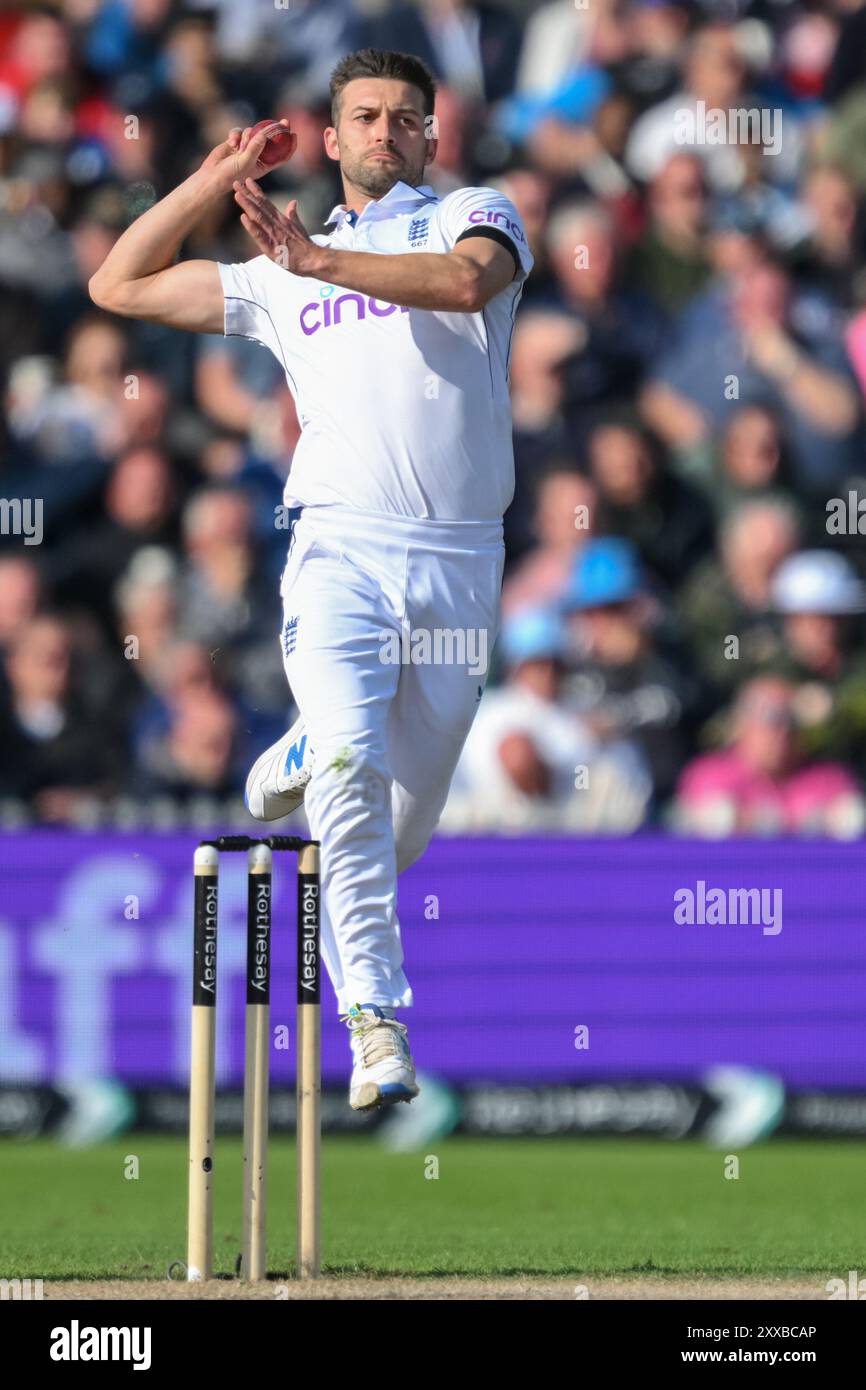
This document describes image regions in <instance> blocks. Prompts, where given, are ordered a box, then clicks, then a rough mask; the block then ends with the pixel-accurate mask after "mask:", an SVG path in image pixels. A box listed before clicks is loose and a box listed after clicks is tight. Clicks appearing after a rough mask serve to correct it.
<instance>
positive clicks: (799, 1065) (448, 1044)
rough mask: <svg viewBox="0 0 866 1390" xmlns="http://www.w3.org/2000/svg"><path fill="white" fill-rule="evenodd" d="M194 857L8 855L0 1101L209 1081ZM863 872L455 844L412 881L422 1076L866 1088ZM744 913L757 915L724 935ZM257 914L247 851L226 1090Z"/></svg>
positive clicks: (105, 849) (326, 997) (778, 851)
mask: <svg viewBox="0 0 866 1390" xmlns="http://www.w3.org/2000/svg"><path fill="white" fill-rule="evenodd" d="M194 848H195V838H194V836H192V835H189V836H184V835H177V834H171V835H159V834H154V833H147V834H137V833H136V834H133V833H129V834H120V833H112V834H102V833H100V834H64V833H56V832H21V833H9V834H6V835H5V836H4V837H3V839H2V840H0V1083H2V1084H6V1085H10V1084H11V1085H40V1084H45V1085H49V1084H56V1083H58V1082H61V1083H62V1082H67V1081H74V1080H76V1079H80V1078H93V1077H115V1078H117V1079H119V1080H120V1081H123V1082H124V1083H127V1084H129V1085H131V1086H139V1087H140V1086H150V1085H161V1086H181V1087H182V1086H184V1085H185V1084H186V1082H187V1079H188V1071H187V1067H188V1048H189V1000H190V991H191V954H192V891H193V890H192V874H191V864H192V853H193V849H194ZM863 860H864V847H863V845H862V844H859V843H855V844H837V843H828V842H824V841H821V842H819V841H798V842H790V841H787V842H775V841H727V842H724V843H707V842H695V841H687V840H679V839H672V838H662V837H655V836H647V837H637V838H633V839H628V840H598V839H595V840H579V839H571V838H568V839H566V838H561V839H554V838H544V839H541V838H522V839H516V838H496V839H493V838H482V839H447V838H441V839H439V840H437V841H436V842H434V844H433V845H432V846H431V848H430V849H429V851H428V853H427V854H426V855H425V856H424V858H423V859H422V860H421V862H420V863H418V864H416V865H415V866H414V867H413V868H412V869H410V870H408V871H407V872H406V873H405V874H404V875H403V877H402V878H401V881H400V900H399V908H400V920H401V929H402V935H403V945H404V951H405V956H406V969H407V974H408V976H409V980H410V982H411V984H412V986H413V989H414V995H415V1007H414V1008H413V1009H412V1010H411V1011H409V1012H408V1013H407V1014H406V1015H404V1017H405V1018H406V1021H407V1022H409V1023H410V1025H411V1040H412V1046H413V1051H414V1054H415V1057H416V1060H417V1063H418V1066H419V1068H420V1069H423V1070H424V1071H426V1072H428V1073H432V1074H436V1075H439V1076H441V1077H443V1078H445V1079H446V1080H448V1081H450V1082H452V1083H453V1084H456V1085H470V1086H471V1085H476V1084H485V1083H490V1084H515V1083H517V1084H527V1085H539V1084H551V1085H553V1084H562V1083H565V1084H577V1083H580V1082H583V1081H587V1080H599V1079H601V1080H610V1081H641V1080H643V1081H648V1080H667V1081H680V1082H683V1083H687V1082H692V1081H694V1080H696V1079H697V1078H699V1077H700V1076H701V1075H702V1074H703V1073H704V1072H705V1070H706V1069H707V1068H708V1067H711V1066H713V1065H714V1064H726V1063H727V1064H739V1065H745V1066H749V1067H755V1068H760V1069H764V1070H766V1071H768V1072H772V1073H774V1074H776V1075H777V1076H779V1077H780V1078H781V1079H782V1080H783V1081H784V1082H785V1083H786V1085H787V1086H788V1087H791V1088H795V1089H805V1088H809V1087H820V1088H823V1089H831V1090H832V1089H838V1090H848V1091H857V1090H860V1091H866V921H864V909H863V900H864V893H866V875H864V873H863V867H862V866H863ZM274 880H275V882H274V941H273V952H272V957H273V962H274V980H273V989H272V1024H273V1026H274V1027H275V1028H276V1027H279V1026H280V1025H281V1024H285V1025H287V1036H288V1038H289V1045H288V1048H287V1049H286V1050H282V1051H281V1050H276V1051H275V1052H274V1057H273V1076H274V1082H275V1084H277V1085H278V1084H280V1082H281V1081H288V1080H289V1079H290V1077H291V1076H292V1072H293V1034H294V1006H293V1000H294V968H295V966H294V940H295V936H294V911H295V860H294V856H293V855H280V856H277V863H276V867H275V874H274ZM701 885H704V886H703V887H701ZM750 889H755V890H765V892H764V895H763V898H762V897H761V895H760V894H753V895H752V897H751V898H749V899H748V900H747V899H746V898H745V897H744V890H750ZM714 890H721V891H715V892H714ZM689 894H691V895H692V897H691V898H690V897H689ZM737 894H739V897H737V901H738V902H739V904H740V907H739V911H738V915H739V916H740V917H743V916H745V915H747V913H746V909H745V907H744V904H745V903H746V902H748V904H750V912H751V917H750V920H748V921H737V922H732V921H730V920H718V919H719V918H720V917H721V916H724V917H726V918H730V916H731V915H732V909H731V904H732V903H733V902H734V900H735V896H736V895H737ZM689 903H691V904H692V908H693V910H692V911H691V912H690V911H689ZM713 904H715V906H713ZM720 904H721V905H722V906H720ZM722 907H724V912H722ZM245 911H246V879H245V859H244V856H238V855H235V856H225V858H224V861H223V868H222V875H221V894H220V937H219V976H220V998H219V1009H218V1067H219V1083H220V1085H222V1086H238V1085H240V1083H241V1080H242V1069H243V1010H244V998H243V965H244V949H245V945H244V921H245ZM689 916H691V917H692V918H695V917H696V918H698V919H701V920H688V918H689ZM684 919H685V920H684ZM322 997H323V1009H322V1015H323V1070H324V1077H325V1081H326V1083H328V1082H329V1083H331V1084H336V1085H342V1084H344V1083H345V1081H346V1079H347V1077H348V1066H349V1053H348V1047H347V1039H346V1037H345V1034H344V1030H343V1027H342V1026H341V1025H340V1024H339V1023H338V1021H337V1011H336V1005H335V1001H334V998H333V994H332V992H331V990H330V987H329V985H328V982H327V980H325V981H324V982H323V996H322Z"/></svg>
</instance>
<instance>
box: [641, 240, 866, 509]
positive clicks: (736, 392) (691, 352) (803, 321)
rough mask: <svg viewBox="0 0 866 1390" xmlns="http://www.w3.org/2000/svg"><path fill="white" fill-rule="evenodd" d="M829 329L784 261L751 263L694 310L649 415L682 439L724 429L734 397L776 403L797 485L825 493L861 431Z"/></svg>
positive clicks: (654, 382)
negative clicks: (799, 292) (804, 310)
mask: <svg viewBox="0 0 866 1390" xmlns="http://www.w3.org/2000/svg"><path fill="white" fill-rule="evenodd" d="M795 325H796V326H795ZM826 327H827V321H826V320H825V321H824V323H823V324H822V323H821V322H820V321H816V319H815V316H814V315H812V316H811V317H809V318H806V317H805V316H803V315H800V316H798V313H797V304H796V300H792V296H791V286H790V283H789V281H788V278H787V276H786V275H785V274H784V272H783V271H782V270H781V269H780V268H779V267H778V266H774V265H772V264H771V263H769V262H767V261H765V262H764V263H762V264H757V265H754V266H752V267H750V268H748V269H744V270H742V271H741V272H740V273H739V274H734V275H732V276H730V277H728V278H727V279H726V280H723V281H722V282H721V283H720V284H718V285H716V286H714V287H713V288H711V289H709V290H708V291H707V292H706V294H704V295H703V296H701V297H700V298H699V299H697V300H696V301H695V302H694V303H693V304H692V306H691V307H690V309H689V310H688V311H687V313H686V315H685V316H684V318H683V320H682V322H681V325H680V331H679V333H678V336H677V340H676V342H675V343H674V344H673V345H672V347H671V348H670V350H669V351H668V352H667V353H666V354H665V355H664V356H663V357H662V359H661V360H660V362H659V363H658V366H657V368H656V369H655V371H654V372H653V374H652V376H651V377H650V380H649V384H648V386H647V388H646V389H645V391H644V392H643V397H642V410H643V414H644V416H645V418H646V419H647V421H648V422H649V423H650V424H651V425H653V427H654V428H655V429H656V430H657V432H658V433H659V434H661V436H662V438H663V439H665V440H666V442H667V443H668V444H670V445H671V446H672V447H678V446H689V445H694V444H695V443H696V442H697V441H698V440H700V439H702V438H705V437H706V436H707V435H708V434H709V433H710V431H711V430H712V428H713V427H716V428H720V427H723V426H724V424H725V423H726V417H727V415H728V413H729V412H730V409H731V401H732V400H734V401H738V402H739V403H741V404H744V403H748V404H757V403H760V404H764V405H766V406H769V407H770V408H771V409H772V410H773V411H774V413H775V414H776V415H777V417H778V418H779V419H780V420H781V421H782V424H783V428H784V431H785V435H786V438H787V439H788V440H789V441H790V444H791V462H792V466H793V468H794V470H795V475H796V481H797V484H798V486H800V487H801V488H802V489H803V490H804V492H809V493H812V494H814V495H823V494H824V493H825V491H826V488H827V487H828V486H833V484H834V483H837V482H838V481H839V480H840V479H841V478H843V477H845V476H846V474H847V473H848V471H849V470H850V469H851V468H852V467H853V466H854V460H855V458H856V448H857V441H858V440H859V438H860V434H859V425H860V406H859V402H858V398H857V390H856V387H855V385H854V382H853V379H852V377H851V372H850V368H849V365H848V361H847V358H846V356H845V352H844V348H843V346H842V344H841V342H839V341H838V339H834V338H833V337H832V335H829V336H828V334H827V333H826V331H825V330H826Z"/></svg>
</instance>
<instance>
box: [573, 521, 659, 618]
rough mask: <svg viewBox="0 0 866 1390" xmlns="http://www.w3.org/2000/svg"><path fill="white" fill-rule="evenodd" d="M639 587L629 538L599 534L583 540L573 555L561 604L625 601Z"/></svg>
mask: <svg viewBox="0 0 866 1390" xmlns="http://www.w3.org/2000/svg"><path fill="white" fill-rule="evenodd" d="M640 591H641V581H640V570H639V567H638V558H637V551H636V550H635V548H634V546H633V545H632V544H631V542H630V541H623V540H619V539H618V538H616V537H613V536H608V537H602V538H601V539H599V540H594V541H587V543H586V545H585V546H583V547H582V548H581V549H580V550H579V551H578V552H577V555H576V556H575V560H574V566H573V568H572V571H571V574H570V575H569V577H568V583H567V584H566V586H565V592H564V593H563V596H562V602H561V608H562V610H563V612H565V613H569V612H572V611H573V610H574V609H576V608H601V607H603V606H604V605H605V604H607V603H625V602H627V600H628V599H631V598H634V597H635V596H636V595H637V594H639V593H640Z"/></svg>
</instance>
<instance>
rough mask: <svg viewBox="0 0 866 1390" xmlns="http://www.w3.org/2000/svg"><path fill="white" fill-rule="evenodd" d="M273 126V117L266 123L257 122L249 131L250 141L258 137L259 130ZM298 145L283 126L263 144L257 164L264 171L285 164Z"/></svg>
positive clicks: (286, 127)
mask: <svg viewBox="0 0 866 1390" xmlns="http://www.w3.org/2000/svg"><path fill="white" fill-rule="evenodd" d="M273 124H274V117H271V119H270V120H267V121H258V122H257V123H256V124H255V125H254V126H253V128H252V130H251V131H250V139H252V137H253V136H254V135H258V133H259V131H260V130H265V129H266V127H267V126H269V125H273ZM297 143H298V137H297V135H294V134H293V133H292V131H291V130H290V129H289V127H288V126H283V127H282V128H281V129H280V130H275V131H274V133H273V135H270V136H269V137H268V139H267V141H266V143H265V147H264V149H263V150H262V152H261V154H260V155H259V163H260V164H263V165H264V166H265V168H266V169H271V168H273V166H274V165H276V164H285V163H286V161H287V160H289V159H291V157H292V155H293V154H294V153H295V147H296V146H297Z"/></svg>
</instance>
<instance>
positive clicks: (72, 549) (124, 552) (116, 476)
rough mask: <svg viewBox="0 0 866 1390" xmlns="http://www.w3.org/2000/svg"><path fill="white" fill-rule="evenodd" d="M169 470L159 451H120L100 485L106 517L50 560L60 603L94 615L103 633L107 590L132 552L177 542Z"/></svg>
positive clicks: (109, 610) (109, 616)
mask: <svg viewBox="0 0 866 1390" xmlns="http://www.w3.org/2000/svg"><path fill="white" fill-rule="evenodd" d="M175 503H176V498H175V489H174V480H173V477H172V468H171V464H170V462H169V459H168V458H167V456H166V455H165V454H164V453H163V452H161V451H160V450H158V449H154V448H151V447H143V448H136V449H131V450H129V452H128V453H125V454H123V455H121V457H120V458H119V459H118V461H117V464H116V465H115V467H114V469H113V471H112V473H111V476H110V477H109V480H108V484H107V486H106V489H105V501H104V508H105V516H104V519H103V520H101V521H99V522H97V523H96V524H95V525H92V526H87V527H82V529H81V530H77V531H75V532H74V533H73V535H72V536H71V537H70V538H69V540H68V542H67V543H66V544H65V545H64V546H63V547H62V548H61V550H60V553H59V554H58V555H57V557H56V558H55V560H54V564H53V567H52V569H53V578H54V582H55V583H56V584H58V585H62V589H63V599H64V605H67V604H69V605H72V606H76V605H77V606H79V607H81V608H84V609H87V610H89V611H90V612H91V613H94V614H96V615H98V617H99V618H100V620H101V621H102V623H103V626H104V628H105V630H106V632H111V631H112V629H113V626H114V612H113V607H112V593H113V590H114V589H115V587H116V585H117V583H118V582H119V580H120V579H121V576H122V575H123V573H124V572H125V571H126V569H127V568H128V566H129V564H130V562H131V561H132V558H133V556H134V555H135V553H136V551H138V550H140V549H141V548H142V547H143V546H146V545H150V546H152V545H162V546H167V545H173V544H175V543H176V534H175V528H174V526H173V524H172V512H173V508H174V506H175Z"/></svg>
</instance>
